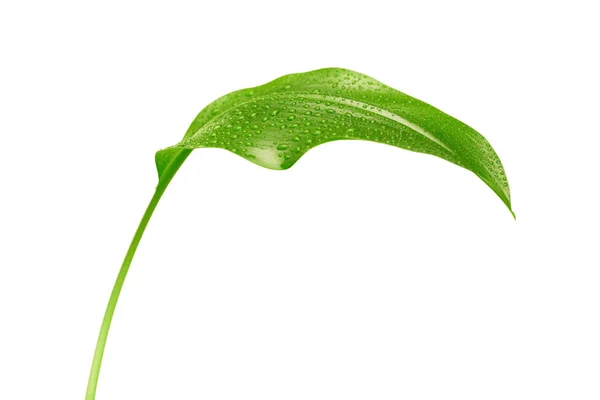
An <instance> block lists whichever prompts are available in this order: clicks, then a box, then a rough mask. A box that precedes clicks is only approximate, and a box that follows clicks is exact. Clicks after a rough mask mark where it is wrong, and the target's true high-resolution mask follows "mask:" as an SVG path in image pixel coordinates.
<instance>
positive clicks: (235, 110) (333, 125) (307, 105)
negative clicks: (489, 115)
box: [156, 68, 514, 215]
mask: <svg viewBox="0 0 600 400" xmlns="http://www.w3.org/2000/svg"><path fill="white" fill-rule="evenodd" d="M353 139H362V140H369V141H373V142H378V143H385V144H388V145H392V146H396V147H400V148H403V149H407V150H412V151H416V152H420V153H426V154H432V155H434V156H437V157H441V158H443V159H445V160H448V161H450V162H452V163H454V164H456V165H460V166H461V167H464V168H466V169H468V170H470V171H472V172H473V173H475V174H476V175H477V176H478V177H479V178H481V179H482V180H483V181H484V182H485V183H486V184H487V185H488V186H489V187H490V188H491V189H492V190H493V191H494V192H495V193H496V194H497V195H498V196H499V197H500V199H502V201H503V202H504V204H506V206H507V207H508V209H509V210H511V213H512V209H511V202H510V189H509V186H508V181H507V178H506V174H505V172H504V168H503V166H502V163H501V162H500V159H499V158H498V156H497V155H496V152H495V151H494V150H493V149H492V147H491V146H490V144H489V143H488V141H487V140H486V139H485V138H484V137H483V136H481V135H480V134H479V133H478V132H477V131H475V130H474V129H473V128H471V127H469V126H467V125H466V124H464V123H462V122H460V121H459V120H457V119H455V118H453V117H451V116H449V115H448V114H445V113H444V112H442V111H440V110H438V109H437V108H435V107H432V106H430V105H429V104H426V103H424V102H422V101H420V100H417V99H415V98H413V97H410V96H408V95H406V94H404V93H402V92H399V91H397V90H395V89H392V88H390V87H388V86H386V85H384V84H382V83H381V82H378V81H376V80H375V79H373V78H370V77H368V76H366V75H363V74H360V73H358V72H354V71H350V70H346V69H341V68H326V69H320V70H316V71H311V72H305V73H299V74H290V75H285V76H282V77H281V78H278V79H276V80H274V81H271V82H269V83H267V84H264V85H262V86H257V87H254V88H249V89H243V90H238V91H235V92H232V93H230V94H228V95H225V96H223V97H221V98H219V99H217V100H215V101H214V102H212V103H211V104H209V105H208V106H207V107H206V108H204V109H203V110H202V111H201V112H200V113H199V114H198V116H197V117H196V119H195V120H194V121H193V122H192V124H191V126H190V127H189V129H188V131H187V132H186V134H185V136H184V138H183V140H181V142H179V143H178V144H176V145H174V146H171V147H169V148H166V149H164V150H161V151H159V152H158V153H157V154H156V165H157V168H158V172H159V175H161V174H162V172H163V170H164V168H165V166H167V165H169V163H170V162H171V160H172V159H173V158H174V157H176V156H177V155H178V154H179V153H180V152H181V151H183V150H184V149H188V150H191V149H195V148H199V147H217V148H222V149H226V150H229V151H231V152H233V153H235V154H238V155H240V156H242V157H244V158H246V159H247V160H249V161H252V162H253V163H255V164H258V165H261V166H263V167H266V168H270V169H287V168H290V167H291V166H292V165H294V163H296V161H298V159H300V157H302V155H304V154H305V153H306V152H307V151H308V150H310V149H312V148H313V147H315V146H318V145H319V144H321V143H326V142H331V141H334V140H353ZM513 215H514V214H513Z"/></svg>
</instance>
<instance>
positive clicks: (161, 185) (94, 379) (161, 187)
mask: <svg viewBox="0 0 600 400" xmlns="http://www.w3.org/2000/svg"><path fill="white" fill-rule="evenodd" d="M190 153H191V150H188V149H183V150H181V151H179V152H178V153H176V154H175V155H174V157H173V158H172V159H171V161H170V162H169V163H168V165H167V166H166V167H165V168H164V169H163V170H162V173H161V175H160V178H159V180H158V185H157V186H156V190H155V192H154V196H152V199H151V200H150V204H148V207H147V208H146V212H145V213H144V216H143V217H142V220H141V221H140V224H139V226H138V228H137V230H136V232H135V235H134V236H133V239H132V240H131V244H130V245H129V249H128V250H127V254H126V255H125V260H123V265H122V266H121V269H120V270H119V275H118V276H117V280H116V282H115V285H114V287H113V290H112V293H111V295H110V299H109V300H108V305H107V307H106V312H105V313H104V319H103V320H102V326H101V327H100V334H99V335H98V342H97V343H96V351H95V352H94V359H93V361H92V369H91V371H90V378H89V380H88V386H87V391H86V395H85V400H94V399H95V398H96V387H97V386H98V376H99V375H100V366H101V365H102V357H103V355H104V347H105V346H106V339H107V338H108V331H109V329H110V324H111V322H112V318H113V315H114V313H115V308H116V306H117V302H118V301H119V295H120V294H121V289H122V288H123V283H124V282H125V277H126V276H127V272H128V271H129V266H130V265H131V261H132V260H133V256H134V254H135V251H136V250H137V247H138V245H139V243H140V240H141V239H142V235H143V234H144V231H145V230H146V226H147V225H148V222H149V221H150V217H151V216H152V213H153V212H154V209H155V208H156V206H157V205H158V201H159V200H160V198H161V197H162V195H163V193H164V192H165V190H166V188H167V186H168V185H169V183H170V182H171V179H173V176H175V173H176V172H177V170H179V167H181V165H182V164H183V162H184V161H185V159H186V158H187V156H188V155H189V154H190Z"/></svg>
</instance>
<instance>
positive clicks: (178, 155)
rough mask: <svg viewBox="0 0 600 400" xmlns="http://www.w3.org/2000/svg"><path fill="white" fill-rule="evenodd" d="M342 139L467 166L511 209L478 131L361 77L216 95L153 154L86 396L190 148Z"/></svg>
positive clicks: (346, 74)
mask: <svg viewBox="0 0 600 400" xmlns="http://www.w3.org/2000/svg"><path fill="white" fill-rule="evenodd" d="M343 139H362V140H371V141H374V142H379V143H385V144H389V145H392V146H396V147H400V148H403V149H409V150H412V151H418V152H420V153H427V154H433V155H435V156H438V157H441V158H443V159H445V160H448V161H450V162H452V163H454V164H457V165H460V166H462V167H464V168H466V169H468V170H471V171H473V172H474V173H475V174H476V175H477V176H479V177H480V178H481V179H482V180H483V181H484V182H485V183H487V184H488V186H489V187H491V188H492V190H493V191H494V192H496V194H498V196H500V198H501V199H502V201H504V203H505V204H506V206H507V207H508V209H509V210H510V209H511V205H510V191H509V188H508V181H507V180H506V175H505V173H504V168H503V167H502V163H500V159H498V156H497V155H496V153H495V152H494V150H493V149H492V147H491V146H490V144H489V143H488V142H487V140H485V139H484V137H483V136H481V135H480V134H479V133H477V132H476V131H475V130H473V129H472V128H470V127H468V126H467V125H465V124H463V123H462V122H460V121H458V120H456V119H454V118H452V117H450V116H449V115H447V114H444V113H443V112H441V111H440V110H438V109H436V108H434V107H432V106H430V105H428V104H426V103H423V102H422V101H419V100H416V99H414V98H412V97H410V96H407V95H405V94H404V93H401V92H399V91H397V90H394V89H392V88H389V87H387V86H385V85H384V84H382V83H380V82H377V81H376V80H374V79H372V78H369V77H368V76H365V75H362V74H359V73H357V72H353V71H348V70H345V69H339V68H328V69H321V70H317V71H312V72H306V73H303V74H292V75H286V76H283V77H281V78H279V79H276V80H274V81H272V82H269V83H267V84H265V85H262V86H257V87H255V88H251V89H243V90H239V91H237V92H233V93H230V94H228V95H226V96H223V97H221V98H220V99H218V100H215V101H214V102H213V103H211V104H209V105H208V106H207V107H206V108H205V109H204V110H202V111H201V112H200V114H198V116H197V117H196V119H195V120H194V122H192V125H191V126H190V128H189V129H188V131H187V133H186V134H185V137H184V138H183V140H182V141H181V142H179V143H178V144H176V145H175V146H171V147H169V148H166V149H164V150H160V151H159V152H157V153H156V168H157V169H158V175H159V181H158V185H157V186H156V190H155V192H154V195H153V196H152V199H151V200H150V203H149V204H148V207H147V208H146V212H145V213H144V215H143V217H142V220H141V221H140V224H139V226H138V229H137V231H136V232H135V235H134V236H133V239H132V241H131V244H130V246H129V249H128V250H127V254H126V255H125V259H124V260H123V264H122V265H121V269H120V270H119V275H118V276H117V280H116V282H115V285H114V287H113V291H112V292H111V295H110V298H109V301H108V305H107V307H106V312H105V314H104V319H103V320H102V326H101V327H100V333H99V335H98V342H97V344H96V350H95V352H94V358H93V360H92V368H91V370H90V377H89V380H88V386H87V390H86V396H85V398H86V400H94V399H95V397H96V388H97V385H98V378H99V376H100V367H101V365H102V358H103V355H104V349H105V347H106V341H107V338H108V332H109V330H110V325H111V322H112V319H113V315H114V312H115V308H116V306H117V302H118V300H119V295H120V293H121V289H122V287H123V283H124V282H125V278H126V276H127V272H128V271H129V267H130V265H131V262H132V260H133V256H134V255H135V252H136V250H137V247H138V245H139V243H140V240H141V239H142V236H143V234H144V231H145V230H146V227H147V225H148V222H149V221H150V218H151V217H152V214H153V212H154V210H155V209H156V206H157V205H158V202H159V200H160V198H161V196H162V195H163V193H164V192H165V190H166V188H167V186H168V185H169V182H170V181H171V179H173V176H175V174H176V173H177V171H178V170H179V168H180V167H181V165H182V164H183V162H184V161H185V160H186V158H187V157H188V155H189V154H190V153H191V152H192V150H193V149H195V148H198V147H219V148H223V149H226V150H229V151H232V152H234V153H236V154H239V155H240V156H242V157H244V158H246V159H248V160H250V161H252V162H253V163H256V164H258V165H262V166H263V167H267V168H271V169H287V168H289V167H291V166H292V165H294V163H295V162H296V161H298V159H300V157H302V155H303V154H305V153H306V152H307V151H308V150H310V149H312V148H313V147H315V146H317V145H319V144H321V143H325V142H331V141H333V140H343ZM511 212H512V210H511ZM513 216H514V214H513Z"/></svg>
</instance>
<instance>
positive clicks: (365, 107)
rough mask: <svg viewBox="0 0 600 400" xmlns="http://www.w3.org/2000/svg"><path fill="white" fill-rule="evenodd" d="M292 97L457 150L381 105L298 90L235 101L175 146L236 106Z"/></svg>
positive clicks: (191, 137) (212, 123) (197, 133)
mask: <svg viewBox="0 0 600 400" xmlns="http://www.w3.org/2000/svg"><path fill="white" fill-rule="evenodd" d="M246 90H249V89H246ZM292 97H293V98H295V99H299V98H303V99H313V100H321V101H329V102H334V103H337V104H339V105H344V106H350V107H353V108H355V109H356V110H357V111H361V112H368V113H370V114H374V115H378V116H381V117H383V118H387V119H389V120H391V121H394V122H398V123H400V124H402V125H404V126H405V127H407V128H409V129H411V130H412V131H414V132H416V133H418V134H420V135H423V136H425V137H426V138H427V139H429V140H431V141H432V142H434V143H436V144H437V145H439V146H441V147H443V148H444V149H446V150H448V151H449V152H451V153H453V154H456V152H455V151H454V150H452V149H451V148H450V147H448V146H447V145H446V144H444V143H443V142H442V141H441V140H440V139H438V138H436V137H435V136H434V135H433V134H432V133H430V132H427V131H426V130H425V129H423V128H422V127H420V126H418V125H417V124H415V123H413V122H411V121H409V120H407V119H406V118H404V117H401V116H400V115H397V114H395V113H393V112H390V111H387V110H384V109H383V108H381V106H379V105H375V104H371V103H366V102H364V101H361V100H356V99H354V98H351V97H340V96H333V95H329V94H312V93H306V92H296V91H293V92H288V93H270V94H267V95H262V96H253V97H252V98H250V99H248V100H246V101H241V102H238V103H235V105H234V106H232V107H229V108H227V109H226V110H223V111H222V112H220V113H216V114H215V115H214V116H213V117H212V118H211V119H210V120H209V121H207V122H206V123H205V124H204V125H202V126H201V127H199V128H198V129H197V130H196V132H193V133H191V134H190V135H186V136H185V137H184V138H183V140H182V141H181V142H180V143H179V144H177V145H175V146H173V147H178V146H180V145H185V142H186V141H188V140H190V139H193V138H194V137H196V136H198V135H201V134H202V132H203V131H204V130H206V128H209V127H211V126H213V125H215V124H217V121H218V120H219V118H222V117H223V116H225V115H227V114H229V113H231V112H232V111H233V110H235V109H236V108H240V107H241V106H243V105H245V104H249V103H253V102H257V101H261V100H271V99H273V100H279V99H282V98H292Z"/></svg>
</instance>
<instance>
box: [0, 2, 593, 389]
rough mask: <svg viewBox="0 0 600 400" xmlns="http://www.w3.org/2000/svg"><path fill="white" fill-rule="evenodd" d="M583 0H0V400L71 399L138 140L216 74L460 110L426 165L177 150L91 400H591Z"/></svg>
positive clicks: (349, 148)
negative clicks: (498, 190)
mask: <svg viewBox="0 0 600 400" xmlns="http://www.w3.org/2000/svg"><path fill="white" fill-rule="evenodd" d="M594 3H595V2H593V1H589V2H583V1H570V2H553V1H543V2H542V1H540V2H533V1H504V2H496V3H495V4H492V2H482V1H477V2H460V1H459V2H457V1H445V2H427V1H419V2H417V1H415V2H400V1H390V2H388V3H384V2H378V1H367V2H360V3H352V2H339V3H338V4H334V3H333V2H325V1H301V2H284V1H279V2H273V3H267V2H260V1H245V2H228V1H210V2H200V1H197V2H189V3H178V2H168V3H167V2H165V3H164V4H162V5H160V4H156V3H154V2H139V3H135V2H123V1H118V2H117V1H115V2H106V1H105V2H96V3H91V2H82V1H77V2H76V1H73V2H65V1H37V2H32V1H19V2H17V1H6V2H2V5H1V6H0V43H1V48H0V71H1V73H0V135H1V136H0V151H1V153H0V177H1V180H2V185H1V186H0V191H1V193H2V194H1V196H0V398H1V399H3V400H4V399H5V400H17V399H57V400H58V399H60V400H65V399H82V398H83V396H84V393H85V387H86V383H87V377H88V372H89V366H90V362H91V358H92V353H93V349H94V345H95V342H96V337H97V332H98V329H99V326H100V322H101V318H102V315H103V312H104V308H105V306H106V302H107V300H108V296H109V293H110V290H111V288H112V284H113V282H114V279H115V277H116V274H117V271H118V268H119V266H120V263H121V261H122V257H123V256H124V253H125V250H126V248H127V246H128V244H129V240H130V239H131V236H132V234H133V232H134V230H135V227H136V226H137V223H138V221H139V218H140V217H141V214H142V212H143V210H144V208H145V206H146V204H147V201H148V200H149V198H150V196H151V194H152V192H153V189H154V185H155V184H156V173H155V168H154V164H153V156H154V152H155V151H156V150H158V149H159V148H162V147H166V146H169V145H171V144H174V143H176V142H177V141H179V139H180V138H181V137H182V136H183V133H184V132H185V130H186V129H187V126H188V125H189V123H190V122H191V120H192V119H193V118H194V116H195V115H196V113H197V112H198V111H199V110H200V109H202V108H203V107H204V106H205V105H206V104H208V103H209V102H210V101H212V100H214V99H215V98H217V97H219V96H221V95H223V94H225V93H228V92H230V91H232V90H236V89H240V88H243V87H249V86H255V85H259V84H262V83H265V82H267V81H269V80H271V79H274V78H276V77H278V76H280V75H283V74H287V73H291V72H301V71H307V70H312V69H317V68H323V67H330V66H338V67H344V68H349V69H354V70H357V71H360V72H363V73H365V74H368V75H370V76H373V77H374V78H376V79H378V80H380V81H382V82H384V83H386V84H388V85H390V86H392V87H394V88H396V89H399V90H402V91H404V92H406V93H408V94H411V95H413V96H415V97H417V98H419V99H422V100H424V101H426V102H428V103H430V104H433V105H435V106H436V107H438V108H440V109H442V110H444V111H446V112H447V113H449V114H451V115H453V116H455V117H457V118H459V119H461V120H463V121H465V122H466V123H468V124H469V125H471V126H473V127H474V128H475V129H477V130H479V131H480V132H481V133H482V134H483V135H484V136H485V137H486V138H487V139H488V140H489V141H490V142H491V143H492V145H493V146H494V148H495V149H496V151H497V152H498V154H499V155H500V157H501V159H502V161H503V163H504V165H505V167H506V170H507V174H508V178H509V182H510V184H511V189H512V195H513V202H514V210H515V212H516V214H517V221H516V222H515V221H514V220H513V219H512V217H511V216H510V213H509V212H508V211H507V210H506V208H505V207H504V205H503V204H502V202H501V201H500V200H499V199H498V198H497V197H496V195H495V194H494V193H493V192H492V191H491V190H489V189H488V188H487V187H486V185H485V184H484V183H483V182H481V181H480V180H479V179H478V178H477V177H476V176H475V175H473V174H471V173H470V172H468V171H466V170H463V169H461V168H459V167H456V166H454V165H451V164H449V163H447V162H445V161H443V160H441V159H437V158H434V157H431V156H425V155H422V154H416V153H411V152H407V151H402V150H399V149H396V148H393V147H389V146H384V145H379V144H376V143H367V142H335V143H330V144H326V145H323V146H321V147H318V148H317V149H315V150H312V151H311V152H309V153H308V154H307V155H306V156H305V157H303V158H302V160H300V161H299V162H298V163H297V164H296V165H295V166H294V167H293V168H292V169H290V170H288V171H277V172H275V171H270V170H266V169H261V168H260V167H257V166H255V165H253V164H251V163H249V162H247V161H246V160H244V159H242V158H239V157H237V156H235V155H232V154H231V153H228V152H226V151H224V150H216V149H211V150H197V151H196V152H194V154H192V156H191V157H190V158H189V159H188V161H187V162H186V164H185V165H184V166H183V168H182V169H181V170H180V172H179V174H178V175H177V177H176V178H175V180H174V181H173V182H172V184H171V186H170V187H169V189H168V191H167V193H166V195H165V196H164V198H163V200H162V202H161V204H160V205H159V207H158V209H157V212H156V214H155V216H154V218H153V220H152V221H151V223H150V225H149V228H148V231H147V233H146V236H145V237H144V239H143V241H142V244H141V246H140V248H139V252H138V254H137V256H136V258H135V260H134V263H133V265H132V268H131V271H130V275H129V277H128V280H127V282H126V284H125V287H124V291H123V294H122V297H121V300H120V303H119V306H118V307H117V312H116V316H115V319H114V321H113V329H112V330H111V335H110V337H109V342H108V346H107V349H106V356H105V361H104V364H103V369H102V374H101V377H100V383H99V388H98V396H97V398H98V399H99V400H108V399H110V400H120V399H122V400H125V399H127V400H131V399H214V400H217V399H219V400H220V399H222V400H227V399H241V398H244V399H261V400H268V399H277V400H280V399H290V400H293V399H313V400H320V399H322V400H325V399H327V400H330V399H345V400H346V399H361V400H362V399H379V400H385V399H399V398H402V399H436V400H437V399H461V400H465V399H478V400H480V399H527V400H529V399H598V398H600V340H599V338H600V272H599V268H600V255H599V248H598V247H599V245H598V243H599V239H600V235H599V226H600V212H599V211H598V204H600V196H599V195H598V172H599V171H600V168H599V165H598V164H599V163H598V153H597V147H598V145H599V144H600V142H599V139H598V137H599V136H598V135H599V133H600V132H599V128H598V116H599V105H600V104H599V103H600V102H599V101H598V91H599V89H600V85H599V79H598V71H599V70H600V64H599V62H598V37H600V29H599V28H598V26H599V25H598V12H597V11H596V10H594Z"/></svg>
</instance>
